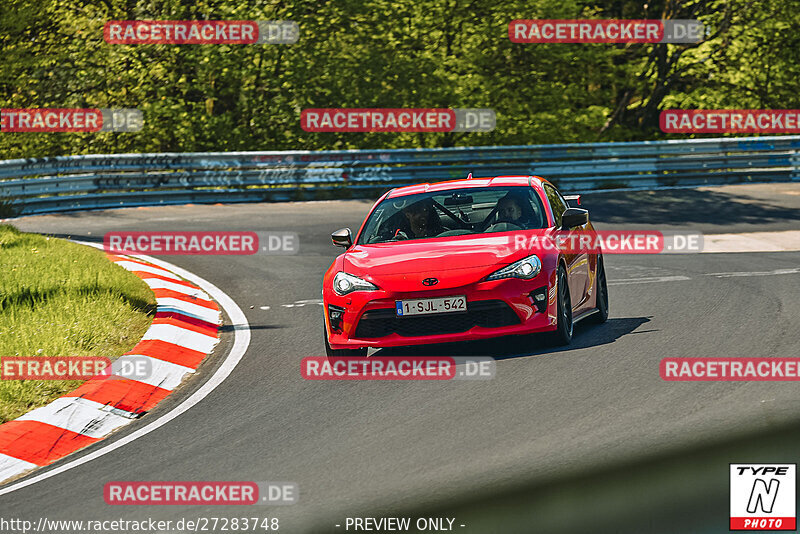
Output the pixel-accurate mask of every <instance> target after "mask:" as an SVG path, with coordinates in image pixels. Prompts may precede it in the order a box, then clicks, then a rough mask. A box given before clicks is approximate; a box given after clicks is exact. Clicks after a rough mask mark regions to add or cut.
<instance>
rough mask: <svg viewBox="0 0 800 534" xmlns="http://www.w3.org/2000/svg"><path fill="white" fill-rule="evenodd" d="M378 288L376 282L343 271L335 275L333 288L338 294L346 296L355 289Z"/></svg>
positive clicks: (370, 289)
mask: <svg viewBox="0 0 800 534" xmlns="http://www.w3.org/2000/svg"><path fill="white" fill-rule="evenodd" d="M377 289H378V288H377V286H375V285H374V284H370V283H369V282H367V281H366V280H362V279H361V278H359V277H357V276H353V275H352V274H347V273H345V272H342V271H339V272H338V273H336V276H334V277H333V290H334V291H335V292H336V294H337V295H342V296H344V295H347V294H348V293H352V292H353V291H375V290H377Z"/></svg>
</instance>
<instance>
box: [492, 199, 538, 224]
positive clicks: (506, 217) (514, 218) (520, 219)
mask: <svg viewBox="0 0 800 534" xmlns="http://www.w3.org/2000/svg"><path fill="white" fill-rule="evenodd" d="M497 222H510V223H512V224H516V225H517V226H522V227H523V228H524V227H526V226H527V225H528V223H529V222H530V221H529V217H527V216H526V214H525V212H524V210H523V208H522V201H521V200H520V198H519V197H518V196H517V195H515V194H513V193H510V192H509V193H507V194H506V196H504V197H503V198H501V199H500V200H498V201H497Z"/></svg>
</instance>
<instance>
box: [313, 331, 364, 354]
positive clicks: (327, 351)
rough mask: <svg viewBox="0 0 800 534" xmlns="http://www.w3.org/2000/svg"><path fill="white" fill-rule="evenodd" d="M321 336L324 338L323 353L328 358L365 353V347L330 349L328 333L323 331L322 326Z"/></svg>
mask: <svg viewBox="0 0 800 534" xmlns="http://www.w3.org/2000/svg"><path fill="white" fill-rule="evenodd" d="M322 337H323V338H324V339H325V355H326V356H327V357H328V358H335V357H341V356H366V355H367V347H361V348H358V349H332V348H331V344H330V342H329V341H328V333H327V332H326V331H325V328H324V327H323V328H322Z"/></svg>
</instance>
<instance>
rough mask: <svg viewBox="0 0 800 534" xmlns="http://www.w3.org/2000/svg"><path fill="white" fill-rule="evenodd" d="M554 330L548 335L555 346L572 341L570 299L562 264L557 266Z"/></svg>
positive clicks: (565, 272)
mask: <svg viewBox="0 0 800 534" xmlns="http://www.w3.org/2000/svg"><path fill="white" fill-rule="evenodd" d="M556 299H557V300H556V302H557V305H558V306H557V314H558V322H557V323H556V330H555V332H553V333H552V334H551V335H550V340H551V342H552V344H553V345H555V346H558V347H560V346H563V345H569V344H570V342H572V326H573V321H572V299H571V298H570V296H569V284H568V283H567V271H566V270H565V269H564V267H563V266H561V265H559V266H558V296H557V297H556Z"/></svg>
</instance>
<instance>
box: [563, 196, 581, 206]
mask: <svg viewBox="0 0 800 534" xmlns="http://www.w3.org/2000/svg"><path fill="white" fill-rule="evenodd" d="M564 200H566V201H567V202H568V203H569V204H574V205H575V206H580V205H581V196H580V195H564Z"/></svg>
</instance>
